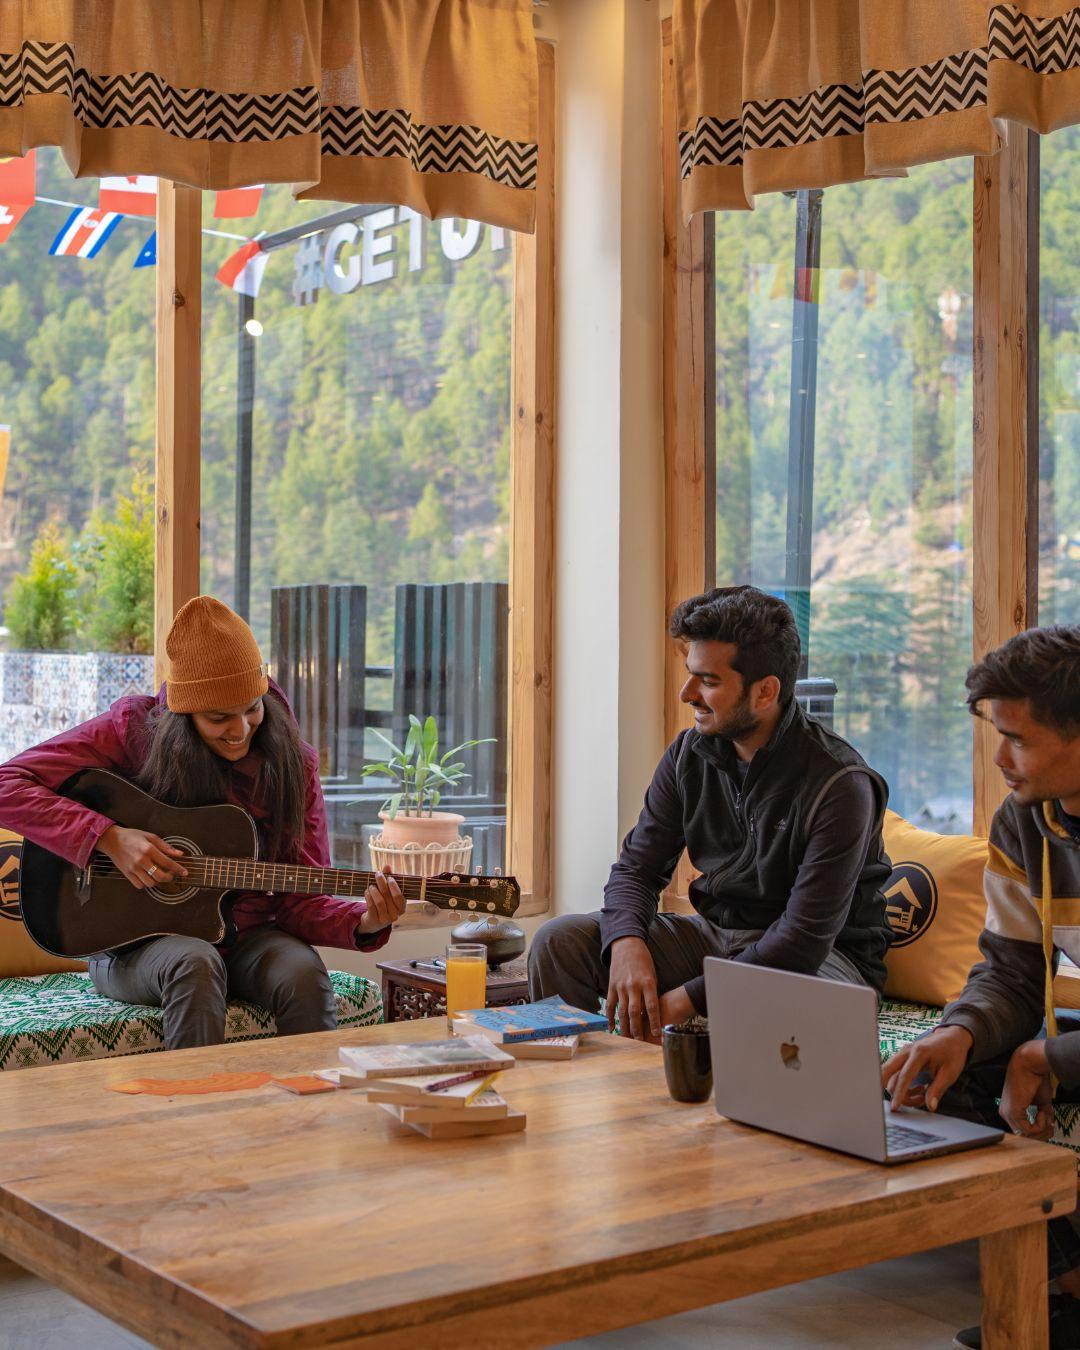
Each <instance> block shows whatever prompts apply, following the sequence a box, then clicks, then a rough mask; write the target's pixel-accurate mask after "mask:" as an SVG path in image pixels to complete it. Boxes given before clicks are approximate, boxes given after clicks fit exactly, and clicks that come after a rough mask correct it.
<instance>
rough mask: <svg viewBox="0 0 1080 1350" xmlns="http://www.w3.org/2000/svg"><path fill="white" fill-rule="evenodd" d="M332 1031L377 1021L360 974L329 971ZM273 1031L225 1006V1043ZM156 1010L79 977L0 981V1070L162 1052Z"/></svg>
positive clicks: (262, 1017) (377, 999)
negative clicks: (334, 1007) (334, 1013)
mask: <svg viewBox="0 0 1080 1350" xmlns="http://www.w3.org/2000/svg"><path fill="white" fill-rule="evenodd" d="M330 981H331V983H332V984H333V986H334V992H335V993H336V994H337V1003H338V1025H339V1026H342V1027H366V1026H373V1025H374V1024H375V1023H376V1022H381V1021H382V995H381V994H380V992H379V986H378V985H377V984H374V983H373V982H372V981H371V980H366V979H364V977H363V976H362V975H348V974H346V973H345V972H344V971H341V970H332V971H331V972H330ZM276 1033H277V1027H276V1026H275V1025H274V1019H273V1017H272V1016H271V1014H270V1013H268V1012H267V1011H266V1010H265V1009H264V1008H257V1007H256V1006H255V1005H254V1004H253V1003H241V1002H239V1001H237V1002H234V1003H230V1004H229V1010H228V1014H227V1016H226V1019H225V1039H226V1041H255V1040H262V1039H264V1038H266V1037H269V1036H274V1035H276ZM164 1049H165V1043H164V1040H163V1039H162V1033H161V1009H160V1008H144V1007H141V1006H140V1005H138V1004H132V1003H117V1002H116V1001H115V1000H114V999H111V998H102V996H101V995H100V994H99V993H98V992H97V990H96V989H95V988H94V986H93V985H92V984H91V983H90V976H89V975H84V974H81V973H80V974H68V975H33V976H28V977H13V978H11V979H6V980H0V1070H4V1069H29V1068H33V1067H34V1066H36V1065H39V1064H65V1063H69V1062H71V1061H74V1060H82V1059H107V1058H109V1057H110V1056H112V1055H142V1054H147V1053H148V1052H149V1051H152V1050H164Z"/></svg>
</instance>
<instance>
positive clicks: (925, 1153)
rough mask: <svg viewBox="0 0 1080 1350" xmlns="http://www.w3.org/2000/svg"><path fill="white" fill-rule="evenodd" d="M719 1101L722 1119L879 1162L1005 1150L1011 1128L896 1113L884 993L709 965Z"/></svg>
mask: <svg viewBox="0 0 1080 1350" xmlns="http://www.w3.org/2000/svg"><path fill="white" fill-rule="evenodd" d="M705 997H706V999H707V1002H708V1009H709V1042H710V1045H711V1048H712V1068H713V1096H714V1100H715V1102H716V1109H717V1111H719V1113H720V1114H721V1115H722V1116H727V1117H729V1118H730V1119H731V1120H737V1121H739V1122H741V1123H742V1124H744V1125H757V1126H759V1127H760V1128H761V1129H764V1130H773V1131H775V1132H776V1133H777V1134H788V1135H791V1136H792V1137H793V1138H795V1139H805V1140H806V1141H807V1142H808V1143H811V1144H824V1145H825V1147H826V1148H835V1149H839V1150H840V1151H841V1152H842V1153H854V1154H855V1155H856V1156H857V1157H860V1158H869V1159H870V1160H871V1161H872V1162H881V1163H893V1162H908V1161H909V1160H910V1159H912V1158H927V1157H931V1156H933V1155H935V1154H938V1153H955V1152H958V1151H959V1150H960V1149H965V1148H978V1147H980V1146H981V1145H982V1144H993V1143H996V1142H997V1141H998V1140H999V1139H1000V1138H1001V1137H1002V1131H1001V1130H994V1129H989V1128H988V1127H987V1126H985V1125H973V1124H972V1123H971V1122H970V1121H966V1120H956V1119H954V1118H952V1117H950V1116H942V1115H937V1114H931V1113H930V1112H927V1111H919V1110H911V1109H909V1108H907V1107H903V1108H901V1109H900V1110H899V1111H892V1110H891V1109H890V1108H889V1104H888V1103H887V1102H886V1101H885V1100H884V1098H883V1095H882V1090H881V1062H880V1058H879V1055H878V1035H877V996H876V995H875V993H874V991H873V990H872V989H868V988H867V987H866V986H865V985H858V984H839V983H837V982H836V981H835V980H821V979H818V978H816V977H815V976H812V975H794V974H792V973H791V972H790V971H786V970H768V969H766V968H765V967H764V966H750V965H745V964H743V963H741V962H738V961H722V960H720V959H719V958H717V957H712V956H710V957H707V958H706V960H705Z"/></svg>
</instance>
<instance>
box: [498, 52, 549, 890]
mask: <svg viewBox="0 0 1080 1350" xmlns="http://www.w3.org/2000/svg"><path fill="white" fill-rule="evenodd" d="M537 59H538V60H539V63H540V97H539V112H540V140H539V145H540V155H539V167H538V181H537V185H536V233H535V234H531V235H528V234H519V235H516V236H515V239H514V250H515V253H514V338H513V342H514V350H513V372H512V383H513V397H514V421H513V431H512V436H513V446H512V453H511V471H510V478H511V485H510V499H511V500H510V535H511V544H510V718H509V726H510V745H509V770H508V784H509V794H508V795H509V811H508V813H507V816H508V819H507V844H506V856H507V862H508V865H509V868H510V871H511V873H512V874H513V875H514V876H516V877H517V879H518V883H519V884H520V886H521V889H522V903H521V908H520V910H519V911H518V913H519V914H521V915H527V914H537V913H543V912H544V911H545V910H547V909H548V908H549V905H550V899H551V737H552V679H551V676H552V649H551V643H552V623H553V609H554V605H553V589H554V546H555V508H554V491H555V49H554V47H553V46H552V45H551V43H549V42H540V43H538V44H537Z"/></svg>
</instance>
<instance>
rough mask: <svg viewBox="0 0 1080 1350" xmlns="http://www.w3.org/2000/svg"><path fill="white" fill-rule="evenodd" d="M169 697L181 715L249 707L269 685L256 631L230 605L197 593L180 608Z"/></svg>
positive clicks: (173, 632)
mask: <svg viewBox="0 0 1080 1350" xmlns="http://www.w3.org/2000/svg"><path fill="white" fill-rule="evenodd" d="M165 651H166V653H167V655H168V657H169V677H168V679H167V680H166V681H165V698H166V701H167V703H168V705H169V709H170V711H172V712H176V713H193V712H225V711H226V710H227V709H229V708H246V707H247V705H248V704H249V703H253V702H254V701H255V699H257V698H258V697H259V695H260V694H265V693H266V690H267V688H268V685H267V680H266V672H265V670H264V669H263V659H262V653H261V652H260V651H259V644H258V643H257V642H256V641H255V634H254V633H253V632H252V631H251V629H250V628H249V627H248V626H247V624H246V623H245V622H244V621H243V619H242V618H241V617H240V616H239V614H234V613H233V611H232V610H231V609H230V608H229V607H228V605H223V604H222V603H221V601H220V600H215V599H214V598H213V596H210V595H197V596H196V597H195V599H194V600H189V601H188V602H187V604H186V605H184V607H183V608H182V609H181V610H180V612H179V613H178V614H177V616H176V618H175V619H174V620H173V625H172V627H171V628H170V629H169V636H168V637H167V638H166V639H165Z"/></svg>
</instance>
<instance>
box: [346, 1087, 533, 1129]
mask: <svg viewBox="0 0 1080 1350" xmlns="http://www.w3.org/2000/svg"><path fill="white" fill-rule="evenodd" d="M368 1101H369V1102H378V1104H379V1105H380V1106H381V1107H382V1108H383V1110H385V1111H388V1112H389V1113H390V1114H391V1115H392V1116H396V1117H397V1119H398V1120H400V1121H401V1123H402V1125H430V1124H431V1123H432V1121H436V1120H457V1121H468V1122H469V1123H470V1124H476V1123H477V1122H478V1121H482V1120H502V1118H503V1117H504V1116H506V1115H507V1114H508V1112H509V1106H508V1104H507V1101H506V1098H505V1097H501V1096H500V1095H499V1094H498V1093H497V1092H496V1091H495V1090H494V1088H485V1089H484V1091H483V1092H479V1093H477V1095H476V1096H475V1097H473V1098H472V1100H471V1101H468V1102H466V1103H465V1104H464V1105H463V1106H462V1107H461V1108H460V1109H455V1108H454V1107H449V1108H448V1107H447V1106H446V1104H445V1103H444V1102H440V1101H438V1100H437V1099H432V1100H429V1101H420V1102H390V1101H384V1100H383V1099H382V1095H381V1094H380V1093H377V1092H373V1093H370V1094H369V1096H368Z"/></svg>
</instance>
